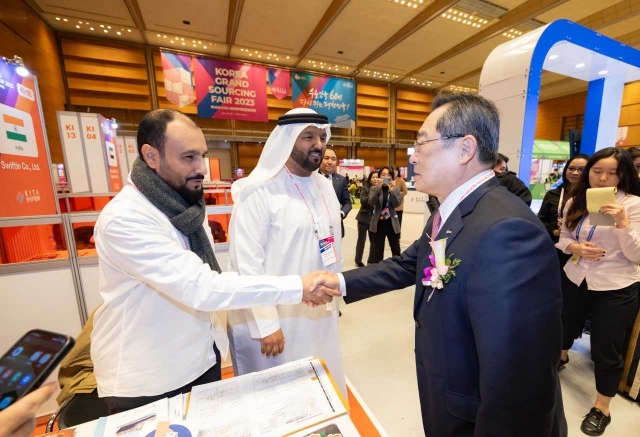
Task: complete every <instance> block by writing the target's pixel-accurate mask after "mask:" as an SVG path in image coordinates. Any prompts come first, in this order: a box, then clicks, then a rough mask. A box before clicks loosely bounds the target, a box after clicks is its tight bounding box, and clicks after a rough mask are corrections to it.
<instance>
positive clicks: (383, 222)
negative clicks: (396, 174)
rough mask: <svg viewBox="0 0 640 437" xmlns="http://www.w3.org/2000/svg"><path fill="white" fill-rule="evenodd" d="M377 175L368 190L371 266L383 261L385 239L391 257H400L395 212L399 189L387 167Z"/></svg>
mask: <svg viewBox="0 0 640 437" xmlns="http://www.w3.org/2000/svg"><path fill="white" fill-rule="evenodd" d="M378 174H379V176H380V177H378V178H372V179H371V189H370V190H369V205H371V206H372V207H373V212H372V216H371V225H370V226H369V230H371V233H372V236H373V241H374V243H373V249H374V256H373V257H372V258H371V263H372V264H375V263H379V262H380V261H382V260H383V259H384V242H385V239H387V240H389V247H390V248H391V253H392V254H393V256H397V255H400V222H399V220H398V214H397V213H396V210H395V208H396V207H397V206H399V205H400V202H401V200H400V199H401V195H400V189H399V188H398V187H396V186H395V182H394V180H393V171H392V170H391V169H390V168H389V167H382V168H381V169H380V170H379V172H378ZM370 252H371V250H370Z"/></svg>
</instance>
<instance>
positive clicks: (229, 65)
mask: <svg viewBox="0 0 640 437" xmlns="http://www.w3.org/2000/svg"><path fill="white" fill-rule="evenodd" d="M193 65H194V77H195V81H196V103H197V105H198V117H202V118H223V119H230V120H243V121H263V122H266V121H268V111H267V86H266V82H267V76H266V74H267V73H266V68H265V67H263V66H260V65H252V64H243V63H241V62H228V61H221V60H218V59H208V58H194V62H193Z"/></svg>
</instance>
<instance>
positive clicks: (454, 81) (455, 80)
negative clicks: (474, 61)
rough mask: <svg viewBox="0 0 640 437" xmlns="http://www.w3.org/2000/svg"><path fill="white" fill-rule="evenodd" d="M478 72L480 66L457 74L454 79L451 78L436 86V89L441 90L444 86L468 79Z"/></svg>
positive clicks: (480, 70)
mask: <svg viewBox="0 0 640 437" xmlns="http://www.w3.org/2000/svg"><path fill="white" fill-rule="evenodd" d="M480 73H482V67H480V68H476V69H475V70H473V71H470V72H468V73H465V74H463V75H462V76H458V77H456V78H455V79H451V80H450V81H449V82H447V83H445V84H444V85H442V86H441V87H438V91H441V90H443V89H445V88H446V87H448V86H449V85H455V84H456V83H458V82H460V81H462V80H466V79H469V78H470V77H473V76H476V75H478V74H480Z"/></svg>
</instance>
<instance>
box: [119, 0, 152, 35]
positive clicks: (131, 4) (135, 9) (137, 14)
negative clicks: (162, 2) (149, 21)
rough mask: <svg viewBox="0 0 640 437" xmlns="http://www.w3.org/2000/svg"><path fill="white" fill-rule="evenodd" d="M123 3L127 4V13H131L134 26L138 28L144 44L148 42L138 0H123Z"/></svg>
mask: <svg viewBox="0 0 640 437" xmlns="http://www.w3.org/2000/svg"><path fill="white" fill-rule="evenodd" d="M124 3H125V4H126V5H127V9H128V10H129V14H131V18H132V19H133V22H134V23H136V27H137V28H138V29H140V33H141V34H142V39H143V40H144V42H145V44H149V41H147V26H145V24H144V19H143V18H142V11H141V10H140V5H138V0H124Z"/></svg>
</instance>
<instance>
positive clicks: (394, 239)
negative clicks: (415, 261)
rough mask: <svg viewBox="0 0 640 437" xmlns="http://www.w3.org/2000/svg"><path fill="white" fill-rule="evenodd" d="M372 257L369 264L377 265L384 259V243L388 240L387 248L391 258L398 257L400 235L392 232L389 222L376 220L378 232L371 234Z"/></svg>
mask: <svg viewBox="0 0 640 437" xmlns="http://www.w3.org/2000/svg"><path fill="white" fill-rule="evenodd" d="M372 237H373V240H372V243H373V246H374V248H373V249H374V251H372V252H374V257H373V258H372V259H371V264H376V263H379V262H380V261H382V260H383V259H384V241H385V239H387V240H389V247H390V248H391V254H392V255H393V256H396V255H400V235H398V234H396V232H395V231H394V230H393V225H392V224H391V220H390V219H389V220H378V230H377V232H375V233H372Z"/></svg>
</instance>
